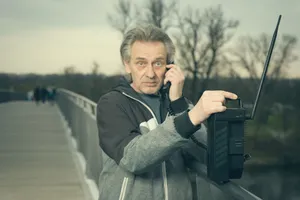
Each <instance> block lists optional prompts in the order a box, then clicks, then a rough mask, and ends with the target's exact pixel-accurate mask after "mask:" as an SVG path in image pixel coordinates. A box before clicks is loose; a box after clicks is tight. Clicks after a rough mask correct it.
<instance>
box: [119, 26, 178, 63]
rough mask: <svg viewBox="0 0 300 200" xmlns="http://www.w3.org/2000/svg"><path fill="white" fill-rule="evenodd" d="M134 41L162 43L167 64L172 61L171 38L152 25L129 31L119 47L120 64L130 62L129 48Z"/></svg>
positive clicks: (173, 51) (172, 45) (173, 53)
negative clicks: (165, 50) (165, 51)
mask: <svg viewBox="0 0 300 200" xmlns="http://www.w3.org/2000/svg"><path fill="white" fill-rule="evenodd" d="M135 41H145V42H162V43H164V45H165V47H166V49H167V62H173V61H174V55H175V45H174V43H173V42H172V40H171V38H170V37H169V36H168V35H167V34H166V33H165V32H163V31H162V30H161V29H160V28H158V27H156V26H154V25H152V24H147V25H140V26H137V27H135V28H133V29H131V30H129V31H128V32H127V33H126V34H125V35H124V39H123V42H122V44H121V47H120V53H121V59H122V62H124V61H129V60H130V56H131V55H130V52H131V47H132V45H133V43H134V42H135Z"/></svg>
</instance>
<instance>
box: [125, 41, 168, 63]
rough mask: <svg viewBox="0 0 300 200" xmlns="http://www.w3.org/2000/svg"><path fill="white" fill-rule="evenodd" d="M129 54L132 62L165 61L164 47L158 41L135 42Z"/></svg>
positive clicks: (165, 52)
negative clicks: (138, 60)
mask: <svg viewBox="0 0 300 200" xmlns="http://www.w3.org/2000/svg"><path fill="white" fill-rule="evenodd" d="M130 53H131V59H133V60H136V59H140V60H166V58H167V49H166V46H165V44H164V43H162V42H159V41H150V42H148V41H136V42H134V43H133V44H132V46H131V49H130Z"/></svg>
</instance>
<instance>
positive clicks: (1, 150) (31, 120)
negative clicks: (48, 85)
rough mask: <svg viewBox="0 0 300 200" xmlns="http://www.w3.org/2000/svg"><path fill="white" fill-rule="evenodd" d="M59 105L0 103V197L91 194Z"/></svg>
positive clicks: (24, 199)
mask: <svg viewBox="0 0 300 200" xmlns="http://www.w3.org/2000/svg"><path fill="white" fill-rule="evenodd" d="M65 132H66V131H65V129H64V126H63V123H62V119H61V118H60V115H59V111H58V108H57V107H56V106H54V107H53V106H50V105H40V106H36V105H35V104H34V103H32V102H10V103H4V104H0V199H1V200H2V199H3V200H87V199H91V198H90V195H89V192H88V189H87V186H86V185H85V184H84V181H83V176H82V173H80V170H79V167H78V166H79V165H78V164H77V162H76V160H75V159H74V153H72V150H71V149H72V148H71V145H69V144H70V143H69V142H68V140H67V136H66V133H65Z"/></svg>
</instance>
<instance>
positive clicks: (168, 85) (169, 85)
mask: <svg viewBox="0 0 300 200" xmlns="http://www.w3.org/2000/svg"><path fill="white" fill-rule="evenodd" d="M171 64H174V62H167V65H171ZM169 69H170V68H167V71H168V70H169ZM170 87H171V82H170V81H168V82H167V83H166V85H164V87H163V90H164V91H166V92H169V90H170Z"/></svg>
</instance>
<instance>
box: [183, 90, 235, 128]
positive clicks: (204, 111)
mask: <svg viewBox="0 0 300 200" xmlns="http://www.w3.org/2000/svg"><path fill="white" fill-rule="evenodd" d="M226 98H228V99H233V100H234V99H237V95H236V94H234V93H231V92H227V91H223V90H211V91H205V92H204V93H203V95H202V96H201V98H200V99H199V101H198V102H197V103H196V105H195V106H194V107H193V108H192V109H191V110H190V111H189V117H190V120H191V122H192V123H193V124H194V125H195V126H196V125H199V124H201V123H202V122H204V121H205V120H206V119H207V118H208V117H209V116H210V115H211V114H213V113H218V112H224V111H225V110H226V107H225V106H224V102H225V99H226Z"/></svg>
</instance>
